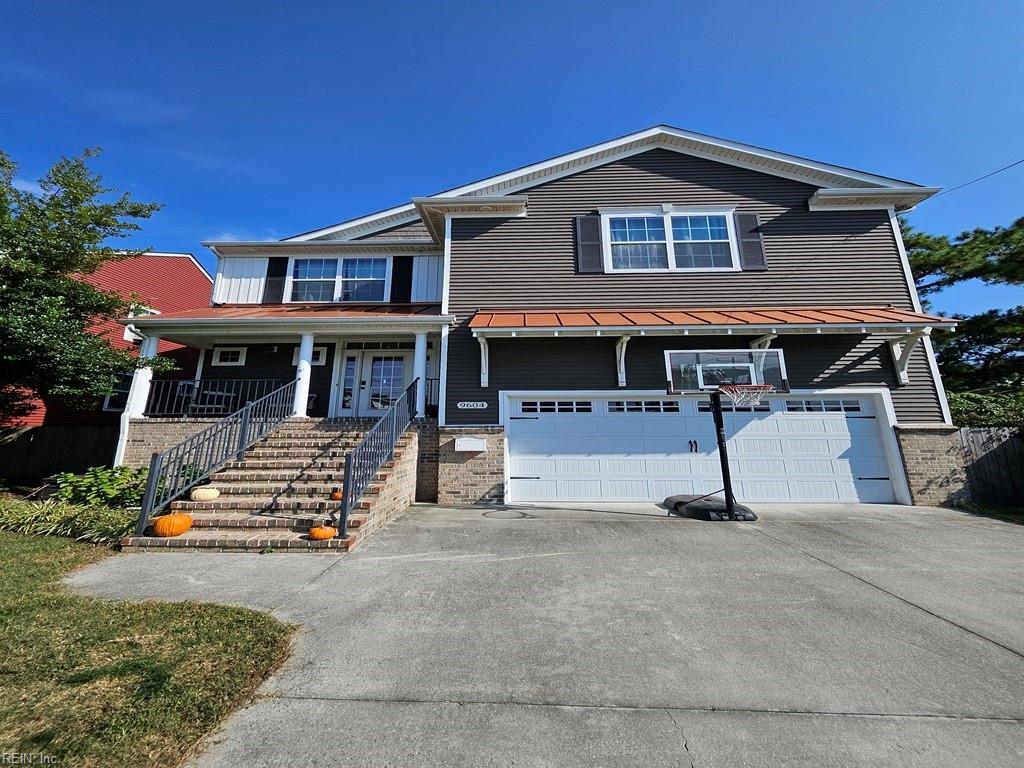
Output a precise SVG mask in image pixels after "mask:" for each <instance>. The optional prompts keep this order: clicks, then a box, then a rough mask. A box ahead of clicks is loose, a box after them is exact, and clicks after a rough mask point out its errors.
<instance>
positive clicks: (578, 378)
mask: <svg viewBox="0 0 1024 768" xmlns="http://www.w3.org/2000/svg"><path fill="white" fill-rule="evenodd" d="M814 190H815V187H813V186H810V185H807V184H803V183H800V182H797V181H791V180H788V179H783V178H779V177H775V176H770V175H767V174H763V173H758V172H756V171H750V170H747V169H743V168H738V167H735V166H730V165H726V164H723V163H717V162H713V161H710V160H705V159H702V158H695V157H690V156H687V155H682V154H679V153H676V152H671V151H669V150H665V149H655V150H651V151H649V152H644V153H641V154H637V155H633V156H632V157H628V158H624V159H622V160H618V161H615V162H612V163H608V164H606V165H602V166H599V167H596V168H591V169H588V170H585V171H581V172H580V173H577V174H574V175H572V176H567V177H564V178H561V179H556V180H553V181H550V182H546V183H544V184H540V185H538V186H535V187H532V188H530V189H526V190H521V191H520V192H518V194H525V195H527V196H528V198H529V202H528V215H527V216H526V217H525V218H515V219H484V218H469V219H455V220H453V222H452V233H451V234H452V243H451V273H450V286H449V310H450V312H452V313H453V314H455V315H456V318H457V321H456V326H455V328H453V330H452V332H451V334H450V335H449V343H448V373H447V383H448V390H447V406H446V421H447V422H448V423H450V424H491V423H496V421H497V393H498V390H499V389H503V388H504V389H508V388H536V389H544V388H547V389H551V388H578V389H590V388H600V389H616V385H615V376H614V355H613V354H612V353H611V352H610V351H602V352H601V353H600V354H598V355H597V357H596V358H595V359H594V360H592V361H590V357H589V355H588V354H582V353H577V351H576V350H585V349H587V348H588V346H589V347H590V348H591V349H596V347H595V346H593V345H594V342H589V341H586V340H582V339H553V340H551V343H553V344H557V345H558V346H556V347H553V348H552V349H554V350H556V353H555V354H554V356H553V357H552V358H551V359H542V358H538V357H534V356H526V357H522V358H517V363H518V364H519V365H520V366H521V367H522V371H520V372H518V373H516V374H515V377H516V378H515V381H516V383H515V384H510V383H509V379H507V378H506V377H505V374H503V373H502V371H503V370H505V365H504V363H503V360H502V354H503V350H506V348H507V345H506V344H504V343H502V342H500V341H497V342H496V341H492V342H491V354H490V364H491V376H490V384H491V386H490V388H489V389H488V390H481V389H480V387H479V383H480V381H479V375H480V351H479V346H478V345H477V342H476V340H475V339H474V338H473V337H472V334H471V332H470V331H469V329H468V327H467V323H468V321H469V319H470V318H471V317H472V315H473V313H474V312H476V311H477V310H479V309H501V308H522V309H529V308H537V309H541V308H545V309H546V308H558V309H571V308H576V307H578V308H602V307H621V308H627V307H628V308H638V309H639V308H656V307H707V306H716V305H717V306H742V305H746V306H751V307H755V306H769V305H775V306H780V305H801V304H802V305H812V304H818V305H822V304H835V305H843V304H846V305H855V304H860V305H879V304H891V305H893V306H896V307H901V308H904V309H913V301H912V298H911V293H910V289H909V288H908V286H907V282H906V276H905V274H904V272H903V266H902V262H901V260H900V257H899V253H898V250H897V247H896V241H895V237H894V235H893V232H892V227H891V225H890V222H889V216H888V212H886V211H879V210H865V211H827V212H825V211H820V212H811V211H809V210H808V209H807V199H808V198H809V197H810V196H811V195H812V194H813V192H814ZM663 203H672V204H675V205H705V206H706V205H715V206H735V207H736V209H737V210H738V211H740V212H750V213H757V214H758V215H759V217H760V222H761V232H762V236H763V242H764V249H765V255H766V259H767V266H768V268H767V270H765V271H763V272H694V273H692V274H687V273H678V272H675V273H651V274H636V273H630V274H577V273H576V269H575V243H574V217H575V216H579V215H583V214H586V213H590V212H592V211H595V210H598V209H601V208H613V207H633V208H636V207H648V206H649V207H656V206H660V205H661V204H663ZM675 338H676V339H677V340H678V341H682V340H683V338H684V337H682V336H679V337H675ZM698 339H699V341H698V342H697V346H701V347H704V348H725V347H733V346H737V347H738V346H744V344H742V343H739V342H738V341H737V340H736V339H735V338H732V339H730V337H727V336H704V337H698ZM519 341H522V340H516V342H519ZM776 343H777V344H780V345H782V346H783V348H789V347H792V349H793V352H792V353H791V354H787V363H788V364H789V366H790V367H791V373H793V372H794V371H796V372H800V371H803V373H801V378H802V379H806V380H808V381H810V382H812V383H811V384H808V386H817V387H826V386H858V385H859V386H868V385H870V383H871V382H874V383H875V385H877V384H881V383H885V384H887V385H889V386H891V387H892V388H893V401H894V405H895V408H896V411H897V418H898V419H899V420H900V421H902V422H937V421H941V419H942V415H941V409H940V406H939V402H938V396H937V393H936V385H935V382H934V381H933V380H932V376H931V372H930V369H929V367H928V363H927V358H926V357H925V355H924V353H923V351H922V350H921V349H920V348H919V349H918V350H917V351H916V352H915V354H914V357H913V359H912V361H911V366H910V373H911V383H910V384H909V385H907V386H904V387H897V386H896V384H895V381H896V379H895V371H894V368H893V365H892V362H891V359H890V358H889V356H888V354H889V353H888V348H887V346H886V345H885V344H884V342H883V341H882V340H881V339H878V338H875V339H864V338H862V337H857V336H844V335H836V336H831V337H829V336H817V337H815V338H814V340H813V341H812V342H810V343H806V342H805V343H801V342H800V341H799V339H792V338H791V337H783V339H781V340H780V341H779V342H776ZM637 344H638V340H637V339H634V340H633V341H631V342H630V346H629V348H628V349H627V353H626V354H627V361H630V360H635V359H636V354H635V352H636V346H634V345H637ZM851 345H852V346H851ZM641 346H642V345H641ZM670 346H671V345H670ZM677 346H680V348H683V347H684V346H691V345H689V344H686V345H677ZM602 350H603V347H602ZM822 357H824V358H825V359H822ZM588 361H589V362H588ZM627 364H628V365H635V363H630V362H627ZM650 366H651V373H650V374H645V373H642V372H640V371H636V373H635V374H634V375H633V377H632V378H631V379H630V382H629V384H630V387H634V386H637V387H639V388H644V387H647V388H654V389H659V388H664V386H665V382H664V361H663V360H662V359H660V358H659V359H658V360H657V361H653V360H652V361H650ZM595 367H596V368H595ZM556 369H558V370H561V371H564V372H565V374H566V375H565V377H563V378H566V382H571V383H569V384H567V383H566V382H562V381H561V380H560V377H561V374H560V373H558V372H557V370H556ZM598 369H600V370H604V373H601V374H598V373H597V370H598ZM606 369H607V370H606ZM824 371H828V374H827V375H826V374H825V373H824ZM609 372H610V373H609ZM647 376H651V377H653V378H652V379H651V380H650V382H648V383H646V384H644V383H640V384H636V383H635V382H638V381H639V382H642V381H644V380H645V378H646V377H647ZM791 379H794V377H793V376H792V375H791ZM794 380H795V379H794ZM524 381H528V382H531V384H530V386H529V387H526V386H523V384H524ZM792 386H798V384H796V383H793V384H792ZM460 400H486V401H487V402H488V403H489V404H490V407H489V408H488V409H487V410H486V411H460V410H458V409H457V408H456V403H457V402H458V401H460Z"/></svg>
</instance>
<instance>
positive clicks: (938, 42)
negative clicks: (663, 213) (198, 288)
mask: <svg viewBox="0 0 1024 768" xmlns="http://www.w3.org/2000/svg"><path fill="white" fill-rule="evenodd" d="M313 5H316V6H318V7H315V8H314V7H312V6H313ZM147 6H149V7H147ZM304 6H305V7H304ZM0 8H2V17H3V19H4V26H5V27H6V30H5V31H6V32H7V34H5V35H4V45H3V46H2V47H0V147H2V148H3V149H5V150H6V151H7V152H9V153H10V154H11V155H12V156H13V157H14V158H15V160H16V161H17V162H19V163H20V165H21V169H20V172H19V176H20V177H22V178H24V179H26V180H32V179H35V178H36V177H38V176H39V175H40V174H41V173H43V172H44V171H45V169H46V168H47V167H48V165H49V164H50V163H51V162H52V161H53V160H54V159H56V158H57V157H58V156H59V155H61V154H73V153H77V152H78V151H80V150H81V149H82V148H83V147H85V146H100V147H103V149H104V150H105V154H104V156H103V157H102V158H101V159H100V160H99V161H98V162H97V163H96V168H97V169H98V170H99V171H100V172H101V173H102V174H103V175H104V177H105V178H106V180H107V181H108V182H109V183H110V185H112V186H116V187H119V188H125V189H128V190H130V191H131V192H132V193H133V194H134V195H136V196H137V197H138V198H139V199H142V200H155V201H160V202H163V203H164V204H165V205H166V207H165V208H164V210H163V211H161V212H160V213H159V214H157V215H156V216H155V217H154V218H153V219H152V220H151V221H150V222H148V223H147V224H146V225H145V228H144V230H143V231H142V233H140V235H139V236H138V237H137V238H134V239H133V241H132V244H133V245H136V246H152V247H154V248H156V249H161V250H182V251H191V252H193V253H196V254H197V255H200V256H201V257H202V258H203V259H204V261H206V262H207V263H210V261H211V260H210V257H209V255H208V254H207V253H205V251H204V249H203V248H201V247H200V245H199V241H200V240H203V239H208V238H239V239H250V238H251V239H264V238H279V237H284V236H287V235H291V234H295V233H298V232H301V231H304V230H308V229H312V228H316V227H319V226H324V225H327V224H331V223H334V222H337V221H341V220H344V219H346V218H350V217H353V216H357V215H360V214H363V213H366V212H369V211H374V210H377V209H380V208H384V207H387V206H390V205H394V204H398V203H401V202H405V201H407V200H408V198H409V197H411V196H414V195H421V194H430V193H432V192H436V191H439V190H441V189H444V188H447V187H451V186H455V185H457V184H460V183H464V182H467V181H471V180H474V179H477V178H481V177H484V176H488V175H491V174H493V173H497V172H500V171H504V170H507V169H510V168H513V167H516V166H519V165H523V164H525V163H529V162H533V161H535V160H539V159H542V158H545V157H548V156H551V155H554V154H559V153H561V152H566V151H570V150H573V149H576V148H579V147H582V146H585V145H587V144H592V143H595V142H598V141H602V140H605V139H608V138H612V137H614V136H618V135H621V134H624V133H628V132H630V131H634V130H639V129H641V128H645V127H648V126H651V125H654V124H657V123H667V124H671V125H676V126H680V127H683V128H687V129H690V130H695V131H700V132H703V133H709V134H713V135H716V136H722V137H726V138H730V139H735V140H737V141H744V142H749V143H752V144H758V145H761V146H765V147H770V148H773V149H778V150H782V151H788V152H792V153H795V154H800V155H805V156H808V157H813V158H815V159H819V160H824V161H827V162H833V163H837V164H841V165H848V166H852V167H855V168H862V169H864V170H868V171H874V172H877V173H881V174H884V175H889V176H895V177H897V178H904V179H909V180H912V181H916V182H919V183H923V184H935V185H940V186H944V187H950V186H954V185H956V184H959V183H961V182H964V181H967V180H970V179H972V178H974V177H976V176H979V175H981V174H983V173H986V172H988V171H991V170H994V169H995V168H998V167H1000V166H1003V165H1006V164H1008V163H1010V162H1013V161H1015V160H1018V159H1020V158H1022V157H1024V140H1022V137H1024V133H1022V131H1021V125H1024V91H1022V89H1021V87H1020V84H1021V83H1022V82H1024V56H1022V55H1021V44H1020V41H1021V37H1020V34H1021V29H1024V4H1022V3H1020V2H1019V0H1010V1H1007V2H979V3H965V2H953V3H944V2H935V1H933V2H892V1H891V0H890V1H889V2H874V1H872V0H866V1H861V2H829V3H821V2H806V3H805V2H789V1H788V0H787V2H783V3H778V2H772V3H767V2H766V3H745V2H733V3H700V4H697V3H692V2H652V3H643V2H640V3H633V2H630V3H626V2H618V3H606V2H586V3H583V2H580V3H557V2H554V3H553V2H541V3H532V2H519V3H515V4H512V5H509V4H503V3H479V2H447V3H446V2H441V3H437V4H431V3H405V2H399V3H387V4H378V3H365V2H361V3H329V4H328V3H318V4H302V3H294V2H291V3H285V2H258V3H256V2H251V3H232V2H218V3H209V2H201V3H193V2H176V3H173V4H160V5H159V6H158V5H157V4H146V3H138V2H132V3H119V2H103V3H77V4H71V3H63V2H62V3H47V2H32V3H25V2H12V1H11V0H0ZM12 32H15V34H11V33H12ZM1022 189H1024V165H1022V166H1018V167H1017V168H1015V169H1013V170H1011V171H1007V172H1006V173H1003V174H1000V175H998V176H996V177H994V178H992V179H990V180H987V181H984V182H981V183H979V184H975V185H972V186H970V187H967V188H966V189H963V190H959V191H956V192H953V193H951V194H949V195H944V196H942V197H939V198H937V199H935V200H932V201H930V202H927V203H925V204H924V205H922V206H921V208H920V209H919V210H917V211H914V212H913V213H912V214H911V217H910V218H911V222H912V223H913V224H914V225H915V226H917V227H919V228H922V229H925V230H928V231H931V232H942V233H949V234H953V233H956V232H959V231H961V230H964V229H968V228H972V227H975V226H985V227H988V226H992V225H995V224H1008V223H1010V222H1011V221H1012V220H1014V219H1015V218H1017V217H1019V216H1022V215H1024V194H1022V192H1021V190H1022ZM823 298H824V297H823ZM1020 303H1024V290H1022V289H1020V288H997V287H989V286H963V287H959V288H956V289H953V290H951V291H947V292H946V293H944V294H942V295H941V296H939V297H938V298H937V299H936V300H935V301H934V305H935V306H936V307H937V308H938V309H940V310H943V311H960V312H974V311H980V310H982V309H986V308H989V307H1003V306H1010V305H1015V304H1020Z"/></svg>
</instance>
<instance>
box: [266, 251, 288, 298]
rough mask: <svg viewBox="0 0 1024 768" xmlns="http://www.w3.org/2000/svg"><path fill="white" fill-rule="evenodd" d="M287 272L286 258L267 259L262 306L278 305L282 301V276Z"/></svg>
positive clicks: (273, 257) (274, 257)
mask: <svg viewBox="0 0 1024 768" xmlns="http://www.w3.org/2000/svg"><path fill="white" fill-rule="evenodd" d="M287 271H288V257H287V256H272V257H271V258H269V259H267V279H266V281H265V282H264V284H263V303H264V304H280V303H281V302H282V301H284V276H285V273H286V272H287Z"/></svg>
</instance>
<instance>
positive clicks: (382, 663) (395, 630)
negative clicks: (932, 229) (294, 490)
mask: <svg viewBox="0 0 1024 768" xmlns="http://www.w3.org/2000/svg"><path fill="white" fill-rule="evenodd" d="M757 511H758V512H759V513H760V514H761V516H762V517H761V520H760V521H758V522H756V523H736V524H734V523H703V522H696V521H691V520H679V519H676V518H672V519H669V518H666V517H664V512H663V511H661V510H659V509H657V508H655V507H653V506H650V505H619V506H615V507H609V508H604V509H594V508H587V507H582V508H563V509H558V510H545V509H539V508H530V507H518V508H516V509H510V510H509V509H507V510H491V511H487V510H483V509H445V508H439V507H416V508H415V509H414V510H413V511H412V513H411V514H409V515H407V516H406V517H404V518H402V519H401V520H399V521H398V522H397V523H395V524H393V525H392V526H390V527H389V528H387V529H385V530H384V531H381V532H378V533H377V534H375V535H374V536H373V538H372V539H370V541H369V542H368V543H367V545H366V546H365V547H363V548H361V549H359V550H357V551H356V552H355V553H353V554H350V555H344V556H338V555H293V554H280V555H273V554H272V555H262V556H261V555H236V554H224V555H217V554H185V553H182V554H137V555H121V556H118V557H114V558H110V559H108V560H106V561H104V562H102V563H99V564H98V565H96V566H94V567H92V568H90V569H88V570H85V571H82V572H80V573H78V574H75V575H74V576H73V577H72V578H71V579H70V583H71V584H72V586H73V587H75V588H77V589H80V590H83V591H86V592H89V593H91V594H96V595H102V596H107V597H114V598H131V599H145V598H158V599H174V600H181V599H196V600H208V599H212V598H216V599H218V600H219V601H222V602H227V603H232V604H237V605H245V606H249V607H253V608H257V609H260V610H266V611H271V612H272V613H273V614H274V615H275V616H277V617H278V618H280V619H282V620H284V621H290V622H295V623H298V624H301V625H302V626H303V627H304V631H303V632H302V633H301V634H300V635H299V636H298V639H297V641H296V645H295V652H294V654H293V656H292V658H291V659H290V660H289V661H288V663H287V664H286V665H285V667H284V668H283V669H282V670H281V671H280V673H279V674H277V675H276V676H275V677H273V678H272V679H270V680H268V681H267V683H266V684H265V685H264V686H263V688H262V690H261V694H262V695H261V697H260V698H259V699H258V700H257V701H256V702H255V703H253V704H252V705H251V706H249V707H247V708H246V709H244V710H242V711H241V712H239V713H237V714H236V715H235V716H234V717H232V718H231V719H230V720H229V721H228V723H227V724H226V725H225V727H224V728H223V729H222V731H221V732H220V733H218V734H217V735H216V736H215V737H214V738H213V739H212V740H211V742H210V744H209V745H208V747H207V749H206V751H205V752H204V753H203V754H202V755H201V756H200V758H199V759H198V761H197V765H198V766H201V767H202V768H212V767H214V766H218V767H219V766H243V765H244V766H252V767H253V768H260V767H262V766H267V767H268V768H269V767H270V766H281V765H307V766H438V765H444V766H466V767H467V768H469V767H470V766H472V767H473V768H477V767H478V766H559V767H562V766H565V767H574V766H581V767H582V766H610V767H611V766H614V767H615V768H622V767H623V766H643V767H644V768H652V767H654V766H662V765H664V766H680V765H681V766H698V768H704V767H705V766H707V767H710V766H730V767H734V766H771V767H772V768H775V767H776V766H783V765H785V766H808V767H811V766H813V767H814V768H818V767H819V766H861V765H863V766H881V765H885V766H922V767H924V766H927V768H936V767H937V766H958V767H960V766H964V765H970V766H972V767H976V766H1019V765H1024V527H1021V526H1014V525H1011V524H1008V523H1002V522H999V521H994V520H990V519H985V518H978V517H972V516H970V515H966V514H962V513H958V512H952V511H948V510H932V509H911V508H906V507H881V506H876V507H868V506H851V507H836V506H829V507H818V508H813V507H809V506H803V507H800V508H798V509H790V508H785V507H772V506H771V505H761V506H759V507H758V508H757Z"/></svg>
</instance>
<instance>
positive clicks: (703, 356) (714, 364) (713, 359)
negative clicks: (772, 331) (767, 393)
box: [665, 349, 789, 395]
mask: <svg viewBox="0 0 1024 768" xmlns="http://www.w3.org/2000/svg"><path fill="white" fill-rule="evenodd" d="M665 373H666V375H667V378H668V388H667V389H668V393H669V394H674V395H678V394H682V393H685V392H709V391H711V390H713V389H718V387H720V386H722V385H723V384H771V385H772V386H774V387H775V391H777V392H788V391H789V383H788V382H787V381H786V362H785V360H784V359H783V355H782V350H780V349H702V350H693V349H681V350H667V351H666V352H665Z"/></svg>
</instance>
